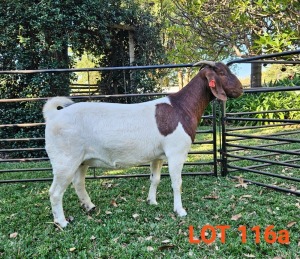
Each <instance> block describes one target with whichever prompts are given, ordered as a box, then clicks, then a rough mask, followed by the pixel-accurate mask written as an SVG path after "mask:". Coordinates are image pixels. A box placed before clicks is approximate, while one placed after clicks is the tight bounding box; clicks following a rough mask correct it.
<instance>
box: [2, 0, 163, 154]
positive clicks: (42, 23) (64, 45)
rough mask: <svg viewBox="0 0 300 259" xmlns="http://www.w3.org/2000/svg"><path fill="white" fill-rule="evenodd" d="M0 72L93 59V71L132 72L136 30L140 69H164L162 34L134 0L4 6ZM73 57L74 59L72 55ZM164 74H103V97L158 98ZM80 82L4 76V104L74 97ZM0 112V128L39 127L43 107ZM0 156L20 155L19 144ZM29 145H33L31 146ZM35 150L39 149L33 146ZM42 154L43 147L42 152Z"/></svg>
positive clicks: (11, 133) (18, 132) (9, 133)
mask: <svg viewBox="0 0 300 259" xmlns="http://www.w3.org/2000/svg"><path fill="white" fill-rule="evenodd" d="M0 26H1V28H2V29H3V30H2V31H1V34H0V53H1V54H0V67H1V70H15V69H23V70H28V69H30V70H31V69H46V68H68V67H70V68H71V67H73V66H74V64H75V63H74V62H75V61H76V60H78V58H81V57H82V56H83V54H84V53H87V54H89V55H92V56H93V57H95V58H96V62H97V63H96V64H95V65H96V66H99V65H100V66H104V67H106V66H126V65H129V54H128V30H127V28H128V27H129V28H131V29H132V30H134V35H135V41H136V48H135V56H136V63H135V64H143V65H144V64H150V63H152V64H156V63H160V62H163V60H164V51H163V48H162V46H161V44H160V40H159V31H160V27H159V26H157V24H156V23H155V19H154V18H153V17H152V16H151V14H150V13H149V12H148V11H147V10H145V9H141V8H140V7H139V6H138V5H137V4H135V2H134V1H132V0H117V1H113V2H112V1H97V0H91V1H74V0H67V1H40V0H35V1H28V0H25V1H23V0H22V1H20V0H17V1H2V2H1V8H0ZM70 49H71V50H72V52H70V51H69V50H70ZM158 77H159V73H158V72H156V71H154V72H152V73H143V74H137V75H136V77H134V84H133V83H132V78H131V75H130V73H129V72H126V73H125V75H124V74H123V73H119V71H117V72H114V73H106V74H105V73H103V74H102V75H101V76H100V77H99V79H101V80H99V81H100V82H98V83H99V85H100V87H101V86H103V85H104V86H106V88H105V89H106V92H104V93H124V92H128V93H131V92H134V91H136V92H137V91H145V92H147V91H151V92H152V91H155V90H157V86H158V83H157V78H158ZM74 78H75V75H73V74H67V73H60V74H52V73H51V74H49V73H48V74H29V75H1V78H0V98H2V99H9V98H31V97H48V96H56V95H64V96H65V95H69V84H70V80H72V79H74ZM4 106H5V107H1V112H2V113H3V115H2V116H1V119H0V124H15V123H25V122H26V123H29V122H42V121H43V118H42V113H41V109H42V103H41V102H34V103H29V102H28V103H25V102H24V103H9V104H5V105H4ZM42 132H43V130H42V129H37V130H32V128H19V127H9V128H3V129H2V130H1V134H0V139H4V138H15V137H17V136H18V137H23V138H28V137H33V136H40V137H41V136H42V135H43V134H42ZM12 145H13V146H10V145H9V144H8V143H7V142H5V143H1V146H2V147H3V148H12V147H21V146H20V143H14V144H12ZM30 145H31V144H30ZM32 145H33V146H35V144H32ZM38 147H41V146H38Z"/></svg>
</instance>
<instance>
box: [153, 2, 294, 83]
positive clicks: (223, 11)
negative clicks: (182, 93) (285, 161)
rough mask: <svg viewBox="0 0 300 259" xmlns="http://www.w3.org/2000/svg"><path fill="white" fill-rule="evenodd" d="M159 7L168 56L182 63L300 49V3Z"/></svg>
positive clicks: (162, 4)
mask: <svg viewBox="0 0 300 259" xmlns="http://www.w3.org/2000/svg"><path fill="white" fill-rule="evenodd" d="M155 3H156V6H157V7H160V8H161V9H162V10H161V13H164V15H166V16H167V17H168V19H165V20H164V21H165V25H166V28H165V34H166V37H165V38H166V46H167V48H168V50H169V54H170V56H171V57H172V58H175V60H180V62H194V61H195V60H200V59H203V58H210V59H213V60H215V59H218V60H220V59H223V58H224V57H229V56H238V57H248V56H252V55H260V54H266V53H272V52H281V51H287V50H292V49H295V48H297V47H299V43H300V20H299V15H300V13H299V10H300V2H299V1H298V0H265V1H262V0H246V1H245V0H222V1H216V0H193V1H190V0H180V1H170V0H157V1H155ZM177 50H178V51H177ZM253 69H257V66H255V65H254V66H253ZM258 72H259V71H258ZM256 83H257V82H256Z"/></svg>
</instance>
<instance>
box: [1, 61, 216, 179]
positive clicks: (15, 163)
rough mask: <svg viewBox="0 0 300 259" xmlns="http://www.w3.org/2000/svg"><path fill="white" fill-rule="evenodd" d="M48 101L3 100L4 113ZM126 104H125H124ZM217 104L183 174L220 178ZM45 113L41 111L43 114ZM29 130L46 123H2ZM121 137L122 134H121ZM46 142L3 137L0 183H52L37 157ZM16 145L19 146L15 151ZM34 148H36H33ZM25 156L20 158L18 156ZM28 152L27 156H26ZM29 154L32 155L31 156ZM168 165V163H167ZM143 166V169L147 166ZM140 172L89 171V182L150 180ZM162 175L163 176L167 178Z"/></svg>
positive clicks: (152, 95)
mask: <svg viewBox="0 0 300 259" xmlns="http://www.w3.org/2000/svg"><path fill="white" fill-rule="evenodd" d="M192 66H193V64H180V65H159V66H140V67H139V66H136V67H112V68H92V69H43V70H21V71H0V76H1V74H32V73H39V74H41V73H48V74H57V73H66V72H67V73H74V72H86V73H89V72H91V71H111V70H120V71H122V70H139V69H144V70H145V69H166V68H171V69H176V68H182V67H192ZM165 95H166V93H148V94H115V95H85V96H79V95H76V96H71V98H72V99H73V100H75V101H106V100H108V99H109V100H110V101H113V100H114V99H115V100H118V101H120V99H123V101H124V100H126V99H128V98H130V102H134V98H137V97H138V98H140V97H147V98H148V99H154V98H159V97H162V96H165ZM47 99H48V98H46V97H45V98H15V99H0V105H1V106H2V111H4V110H5V109H6V106H8V105H9V104H11V103H24V102H25V103H39V104H40V105H39V107H42V105H43V103H45V101H46V100H47ZM125 102H126V101H125ZM217 103H218V102H213V103H212V104H211V105H212V108H211V110H212V113H211V114H209V115H206V116H203V118H202V124H205V125H206V126H205V128H204V129H201V130H198V131H197V135H196V139H195V141H194V143H193V145H192V149H191V151H190V152H189V156H188V160H187V161H188V162H186V163H185V164H184V169H183V175H215V176H216V175H217V145H216V138H217V130H216V106H217ZM41 112H42V111H41ZM12 127H16V128H19V129H20V128H24V129H25V128H26V129H32V130H34V129H37V128H40V130H41V131H44V127H45V123H44V122H42V121H41V122H35V123H33V122H30V121H26V118H25V119H24V121H22V122H16V123H13V124H5V123H2V124H1V125H0V130H1V129H5V128H6V129H7V128H12ZM120 134H121V133H120ZM4 144H9V146H11V148H3V146H4ZM44 145H45V139H44V135H41V136H38V137H31V138H24V137H22V138H18V137H15V138H5V137H0V183H13V182H28V181H49V180H52V174H51V166H50V163H49V159H48V157H47V155H46V153H45V152H44V154H45V155H44V156H39V155H36V154H35V153H37V154H40V153H43V151H45V149H44ZM14 146H18V148H15V147H14ZM32 146H34V147H32ZM20 153H22V154H24V153H25V156H22V157H18V154H20ZM27 153H28V156H26V155H27ZM29 155H30V156H29ZM165 165H166V164H165ZM145 166H147V165H142V166H140V167H145ZM135 171H138V172H139V173H128V174H122V173H121V174H115V172H113V171H112V172H107V171H105V172H104V171H103V170H100V169H97V168H90V169H89V172H88V175H87V179H98V178H120V177H145V176H146V177H148V176H149V174H148V173H144V172H141V171H140V170H135ZM167 175H168V174H167V173H163V174H162V176H167Z"/></svg>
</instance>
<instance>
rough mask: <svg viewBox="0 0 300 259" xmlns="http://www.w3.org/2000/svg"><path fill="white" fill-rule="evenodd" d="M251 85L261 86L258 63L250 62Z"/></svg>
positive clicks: (259, 65)
mask: <svg viewBox="0 0 300 259" xmlns="http://www.w3.org/2000/svg"><path fill="white" fill-rule="evenodd" d="M251 87H253V88H254V87H261V64H260V63H251Z"/></svg>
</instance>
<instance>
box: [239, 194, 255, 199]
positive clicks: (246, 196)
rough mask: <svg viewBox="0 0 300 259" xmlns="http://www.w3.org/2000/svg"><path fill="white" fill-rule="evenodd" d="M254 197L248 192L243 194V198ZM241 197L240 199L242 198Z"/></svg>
mask: <svg viewBox="0 0 300 259" xmlns="http://www.w3.org/2000/svg"><path fill="white" fill-rule="evenodd" d="M251 197H252V195H249V194H246V195H243V196H241V198H251ZM241 198H240V199H241Z"/></svg>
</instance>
